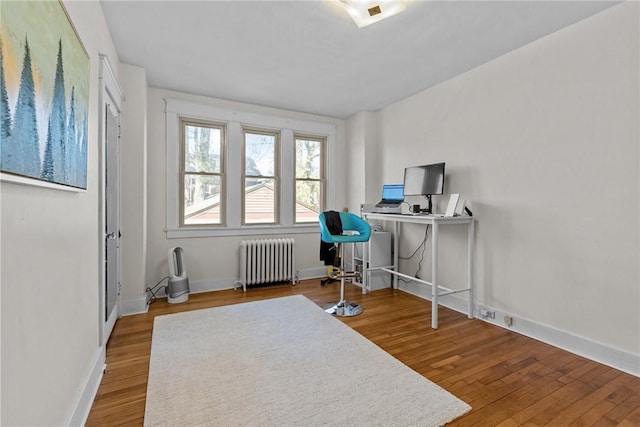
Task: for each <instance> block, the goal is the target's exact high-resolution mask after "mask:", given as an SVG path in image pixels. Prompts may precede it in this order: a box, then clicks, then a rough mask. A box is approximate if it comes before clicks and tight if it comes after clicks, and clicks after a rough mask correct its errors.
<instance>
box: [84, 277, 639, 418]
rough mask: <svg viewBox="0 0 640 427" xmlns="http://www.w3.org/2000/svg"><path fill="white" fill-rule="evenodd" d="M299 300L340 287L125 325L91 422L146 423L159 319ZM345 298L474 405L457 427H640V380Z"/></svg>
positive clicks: (223, 295)
mask: <svg viewBox="0 0 640 427" xmlns="http://www.w3.org/2000/svg"><path fill="white" fill-rule="evenodd" d="M294 294H303V295H305V296H306V297H308V298H309V299H311V300H312V301H314V302H316V303H317V304H320V305H324V304H327V303H329V302H333V301H335V300H336V297H337V296H338V295H339V284H337V283H333V284H330V285H327V286H325V287H321V286H320V283H319V281H318V280H310V281H303V282H301V283H299V284H298V285H297V286H295V287H292V286H277V287H269V288H262V289H253V290H249V291H248V292H246V293H243V292H242V291H232V290H229V291H219V292H210V293H203V294H194V295H191V296H190V299H189V301H188V302H186V303H182V304H168V303H166V301H165V300H158V301H157V302H156V303H154V304H152V305H151V306H150V308H149V312H148V313H146V314H140V315H135V316H128V317H124V318H122V319H120V320H118V322H117V323H116V326H115V328H114V331H113V335H112V336H111V339H110V341H109V343H108V345H107V369H106V372H105V375H104V378H103V380H102V383H101V385H100V388H99V390H98V395H97V397H96V399H95V401H94V404H93V407H92V409H91V413H90V414H89V418H88V421H87V424H86V425H87V426H140V425H142V423H143V417H144V408H145V395H146V387H147V374H148V366H149V355H150V350H151V333H152V327H153V319H154V317H155V316H158V315H164V314H169V313H174V312H179V311H187V310H197V309H202V308H209V307H216V306H222V305H228V304H237V303H242V302H248V301H255V300H261V299H267V298H276V297H282V296H287V295H294ZM347 298H348V299H350V300H352V301H355V302H357V303H360V304H363V305H364V308H365V310H364V313H363V314H361V315H360V316H357V317H353V318H340V319H341V320H343V321H344V322H345V323H346V324H348V325H350V326H351V327H352V328H354V329H355V330H357V331H358V332H360V333H361V334H362V335H364V336H365V337H367V338H368V339H370V340H371V341H373V342H374V343H376V344H377V345H378V346H380V347H381V348H383V349H384V350H386V351H387V352H388V353H390V354H392V355H393V356H395V357H396V358H398V359H399V360H401V361H402V362H403V363H405V364H406V365H408V366H410V367H411V368H413V369H414V370H415V371H417V372H419V373H421V374H422V375H424V376H425V377H427V378H429V379H430V380H431V381H433V382H435V383H436V384H438V385H440V386H441V387H443V388H445V389H446V390H448V391H449V392H451V393H453V394H455V395H456V396H457V397H459V398H460V399H462V400H464V401H465V402H467V403H468V404H470V405H471V406H472V407H473V410H472V411H471V412H469V413H468V414H467V415H465V416H463V417H461V418H459V419H457V420H455V421H454V422H452V423H451V424H449V425H451V426H472V425H473V426H543V425H547V426H569V425H572V426H573V425H575V426H591V425H593V426H614V425H619V426H640V378H636V377H634V376H632V375H629V374H625V373H623V372H620V371H617V370H615V369H612V368H609V367H607V366H604V365H601V364H599V363H596V362H593V361H590V360H588V359H585V358H582V357H579V356H576V355H573V354H571V353H568V352H566V351H563V350H560V349H557V348H555V347H552V346H550V345H547V344H544V343H541V342H539V341H536V340H533V339H530V338H527V337H524V336H521V335H518V334H516V333H513V332H510V331H508V330H505V329H502V328H499V327H496V326H493V325H490V324H487V323H485V322H482V321H480V320H477V319H473V320H470V319H467V317H466V316H465V315H463V314H461V313H457V312H455V311H452V310H449V309H446V308H444V307H443V308H442V310H441V311H440V328H439V329H438V330H435V331H434V330H432V329H431V327H430V325H431V321H430V319H431V317H430V315H431V305H430V303H428V302H427V301H425V300H423V299H420V298H418V297H415V296H412V295H409V294H407V293H405V292H402V291H393V290H388V289H384V290H379V291H375V292H372V293H370V294H369V295H362V294H361V293H360V289H359V288H356V287H354V286H352V285H348V286H347ZM221 410H224V408H221ZM256 421H257V422H258V423H259V420H256Z"/></svg>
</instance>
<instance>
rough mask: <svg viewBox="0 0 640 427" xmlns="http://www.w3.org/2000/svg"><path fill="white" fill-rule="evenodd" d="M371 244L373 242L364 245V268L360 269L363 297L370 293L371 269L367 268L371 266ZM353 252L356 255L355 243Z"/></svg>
mask: <svg viewBox="0 0 640 427" xmlns="http://www.w3.org/2000/svg"><path fill="white" fill-rule="evenodd" d="M370 244H371V240H369V241H368V242H364V243H363V244H362V268H361V269H360V284H361V285H362V295H366V293H367V292H368V291H369V289H367V286H369V269H368V268H367V266H368V265H369V251H370V250H371V249H370V248H371V246H369V245H370ZM353 250H354V253H355V250H356V244H355V243H354V244H353ZM354 265H355V257H354Z"/></svg>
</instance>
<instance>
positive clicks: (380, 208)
mask: <svg viewBox="0 0 640 427" xmlns="http://www.w3.org/2000/svg"><path fill="white" fill-rule="evenodd" d="M403 201H404V186H403V185H402V184H385V185H383V186H382V200H380V201H379V202H378V203H376V205H375V206H374V212H377V213H401V212H402V202H403Z"/></svg>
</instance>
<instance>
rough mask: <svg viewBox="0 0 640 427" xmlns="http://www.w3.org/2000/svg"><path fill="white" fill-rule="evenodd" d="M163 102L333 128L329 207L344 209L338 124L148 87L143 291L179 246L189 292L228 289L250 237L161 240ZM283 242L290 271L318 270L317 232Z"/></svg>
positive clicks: (342, 151) (163, 224)
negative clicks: (292, 258)
mask: <svg viewBox="0 0 640 427" xmlns="http://www.w3.org/2000/svg"><path fill="white" fill-rule="evenodd" d="M165 98H172V99H181V100H186V101H190V102H194V103H198V104H202V105H207V106H213V107H218V108H227V109H230V110H236V111H243V112H251V113H258V114H265V115H272V116H279V117H285V118H289V119H292V120H295V119H300V120H307V121H316V122H321V123H329V124H333V125H336V126H337V134H336V140H337V145H338V150H337V153H336V157H337V159H336V162H337V167H336V170H337V173H336V177H335V179H337V182H338V183H339V184H338V188H337V189H336V206H329V208H331V209H341V208H342V207H344V206H345V196H344V194H345V191H346V190H345V188H344V186H343V185H342V183H343V182H344V176H345V167H344V164H345V162H344V157H345V149H344V138H345V136H344V133H345V129H344V121H342V120H337V119H332V118H326V117H320V116H314V115H309V114H302V113H295V112H290V111H283V110H277V109H272V108H265V107H260V106H255V105H248V104H241V103H236V102H230V101H224V100H219V99H213V98H206V97H201V96H195V95H190V94H185V93H179V92H173V91H167V90H161V89H155V88H150V89H149V92H148V175H147V177H148V179H147V182H148V193H147V194H148V206H147V209H148V223H147V226H148V244H147V264H146V269H147V282H148V283H147V286H152V285H154V284H155V283H157V282H158V281H159V280H160V279H162V278H163V277H164V276H166V275H167V274H168V266H167V251H168V250H169V248H172V247H174V246H180V247H182V248H183V249H184V254H185V264H186V268H187V272H188V276H189V282H190V285H191V290H192V292H193V291H195V292H197V291H203V290H212V289H223V288H230V287H232V286H233V283H234V281H235V280H236V279H237V278H238V275H239V263H238V260H239V252H238V248H239V245H240V243H239V242H240V241H241V240H243V239H247V238H252V236H232V237H200V238H180V239H168V238H167V236H166V232H165V228H166V218H165V216H166V215H165V212H166V195H165V194H166V187H165V182H166V177H165V165H166V158H165V151H166V149H165V147H166V145H165V133H166V130H165V128H166V126H165V101H164V99H165ZM125 191H126V190H125ZM258 237H260V236H258ZM285 237H293V238H295V240H296V270H305V269H313V268H317V267H320V268H323V267H322V266H323V264H322V262H321V261H320V260H319V245H320V237H319V231H318V232H315V231H314V232H312V233H306V234H304V233H303V234H294V235H285ZM136 291H137V292H140V291H141V289H140V288H136ZM126 292H127V295H129V297H130V298H134V297H135V295H133V294H131V293H130V291H129V290H127V291H126ZM140 295H143V294H140Z"/></svg>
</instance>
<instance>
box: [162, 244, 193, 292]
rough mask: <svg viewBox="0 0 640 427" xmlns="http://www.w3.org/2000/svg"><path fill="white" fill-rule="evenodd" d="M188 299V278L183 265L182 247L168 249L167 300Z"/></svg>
mask: <svg viewBox="0 0 640 427" xmlns="http://www.w3.org/2000/svg"><path fill="white" fill-rule="evenodd" d="M188 299H189V278H188V277H187V270H186V268H185V266H184V258H183V251H182V248H171V249H169V284H168V285H167V301H168V302H169V303H170V304H176V303H179V302H185V301H187V300H188Z"/></svg>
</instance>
